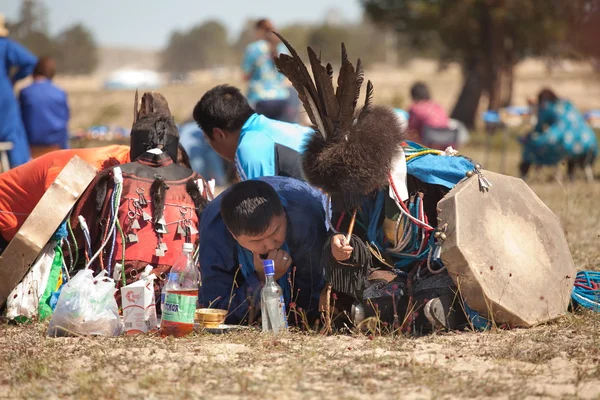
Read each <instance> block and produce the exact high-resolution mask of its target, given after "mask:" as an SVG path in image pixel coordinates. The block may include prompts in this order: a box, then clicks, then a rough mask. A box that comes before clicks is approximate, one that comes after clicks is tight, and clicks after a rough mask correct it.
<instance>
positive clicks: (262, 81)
mask: <svg viewBox="0 0 600 400" xmlns="http://www.w3.org/2000/svg"><path fill="white" fill-rule="evenodd" d="M274 29H275V28H274V26H273V24H272V23H271V21H269V20H268V19H261V20H259V21H258V22H257V23H256V36H257V40H256V41H254V42H252V43H250V44H249V45H248V46H247V47H246V51H245V53H244V60H243V63H242V70H243V71H244V78H245V79H246V80H247V81H248V95H247V98H248V102H250V104H251V105H253V107H254V109H255V110H256V112H257V113H258V114H262V115H264V116H266V117H267V118H271V119H276V120H279V121H287V122H292V121H293V120H295V115H291V113H290V109H291V108H294V106H295V107H296V108H298V103H297V102H294V101H293V99H292V98H291V97H290V85H289V84H288V81H287V79H286V78H285V76H283V75H282V74H281V73H279V71H277V68H276V67H275V63H274V62H273V59H274V58H275V57H277V56H278V55H279V54H281V53H286V54H287V49H286V47H285V46H284V45H283V43H281V41H280V40H279V38H277V36H275V35H274V34H273V33H272V31H273V30H274Z"/></svg>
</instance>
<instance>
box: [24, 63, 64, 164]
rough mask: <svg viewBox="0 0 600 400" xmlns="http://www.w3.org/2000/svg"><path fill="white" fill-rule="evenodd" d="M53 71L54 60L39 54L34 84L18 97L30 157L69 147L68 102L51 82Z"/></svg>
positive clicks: (62, 91)
mask: <svg viewBox="0 0 600 400" xmlns="http://www.w3.org/2000/svg"><path fill="white" fill-rule="evenodd" d="M55 74H56V62H55V61H54V59H53V58H51V57H41V58H40V60H39V62H38V63H37V65H36V67H35V69H34V71H33V83H32V84H31V85H29V86H27V87H26V88H24V89H23V90H21V94H20V96H19V102H20V104H21V115H22V117H23V125H25V132H27V140H28V141H29V147H30V149H31V156H32V157H33V158H37V157H39V156H43V155H44V154H46V153H49V152H51V151H55V150H63V149H68V148H69V117H70V112H69V104H68V101H67V94H66V93H65V91H64V90H62V89H61V88H59V87H57V86H56V85H54V83H52V78H54V75H55Z"/></svg>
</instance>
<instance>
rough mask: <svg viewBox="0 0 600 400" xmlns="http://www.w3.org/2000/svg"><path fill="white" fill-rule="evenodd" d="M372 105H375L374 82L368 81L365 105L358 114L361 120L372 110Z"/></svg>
mask: <svg viewBox="0 0 600 400" xmlns="http://www.w3.org/2000/svg"><path fill="white" fill-rule="evenodd" d="M372 105H373V84H372V83H371V81H368V82H367V93H366V95H365V105H364V107H363V108H362V110H361V111H360V114H359V115H358V120H359V121H360V120H362V119H363V118H365V117H366V116H367V114H368V113H369V111H370V110H371V106H372Z"/></svg>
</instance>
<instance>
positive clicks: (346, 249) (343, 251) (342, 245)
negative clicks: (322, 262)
mask: <svg viewBox="0 0 600 400" xmlns="http://www.w3.org/2000/svg"><path fill="white" fill-rule="evenodd" d="M352 250H354V249H353V248H352V247H351V246H350V243H346V237H345V236H344V235H342V234H341V233H338V234H337V235H334V236H333V237H332V238H331V255H332V256H333V258H335V259H336V260H337V261H346V260H347V259H349V258H350V256H351V255H352Z"/></svg>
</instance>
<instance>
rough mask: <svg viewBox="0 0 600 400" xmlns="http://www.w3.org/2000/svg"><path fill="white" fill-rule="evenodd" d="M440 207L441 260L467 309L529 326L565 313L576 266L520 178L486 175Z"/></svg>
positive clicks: (553, 220) (555, 222)
mask: <svg viewBox="0 0 600 400" xmlns="http://www.w3.org/2000/svg"><path fill="white" fill-rule="evenodd" d="M484 175H485V177H486V178H487V179H488V180H489V181H490V182H491V184H492V186H491V187H490V188H489V191H481V190H480V186H479V180H478V175H477V174H474V175H473V176H472V177H470V178H467V179H465V180H463V181H461V182H460V183H459V184H458V185H456V186H455V187H454V188H453V189H452V190H451V191H450V193H448V195H447V196H446V197H444V198H443V199H442V200H441V201H440V202H439V203H438V208H439V210H438V211H439V217H440V220H441V222H440V225H439V226H444V225H445V224H447V225H446V231H445V237H446V239H445V241H444V242H443V244H442V252H441V258H442V261H443V262H444V264H445V266H446V267H447V269H448V272H449V273H450V276H451V277H452V279H453V280H454V282H455V284H456V285H457V287H458V289H459V290H460V292H461V294H462V296H463V298H464V300H465V301H466V303H467V304H468V306H469V307H470V308H472V309H474V310H475V311H477V312H479V313H480V314H481V315H482V316H484V317H486V318H488V319H489V320H490V321H493V322H494V323H496V324H498V325H500V324H509V325H511V326H521V327H530V326H533V325H536V324H539V323H542V322H545V321H549V320H551V319H554V318H556V317H559V316H560V315H562V314H564V313H565V312H566V311H567V307H568V304H569V300H570V296H571V291H572V290H573V283H574V280H575V273H576V269H575V265H574V264H573V259H572V258H571V253H570V251H569V246H568V245H567V240H566V238H565V235H564V234H563V229H562V226H561V224H560V221H559V219H558V218H557V217H556V215H554V213H552V211H550V209H549V208H548V207H547V206H546V205H545V204H544V203H543V202H542V201H541V200H540V199H539V198H538V197H537V196H536V195H535V193H534V192H533V191H532V190H531V189H530V188H529V186H527V184H526V183H525V182H524V181H523V180H521V179H518V178H514V177H509V176H505V175H500V174H496V173H492V172H489V171H485V173H484Z"/></svg>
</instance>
